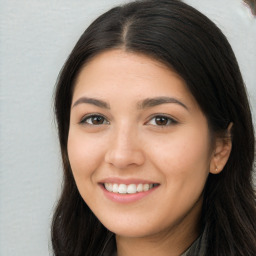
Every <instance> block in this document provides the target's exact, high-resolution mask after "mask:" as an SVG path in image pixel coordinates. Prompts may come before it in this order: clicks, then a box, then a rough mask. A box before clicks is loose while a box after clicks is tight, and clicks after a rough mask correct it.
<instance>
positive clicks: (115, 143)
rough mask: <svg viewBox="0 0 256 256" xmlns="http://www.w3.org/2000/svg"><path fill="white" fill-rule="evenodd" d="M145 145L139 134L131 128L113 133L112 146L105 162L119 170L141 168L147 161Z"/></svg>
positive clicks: (120, 129)
mask: <svg viewBox="0 0 256 256" xmlns="http://www.w3.org/2000/svg"><path fill="white" fill-rule="evenodd" d="M143 152H144V149H143V145H142V144H141V142H140V141H139V139H138V134H137V133H136V132H135V131H134V130H133V129H129V128H127V127H126V128H123V129H122V128H119V129H118V130H116V131H113V136H112V137H111V141H110V145H109V147H108V150H107V152H106V154H105V162H107V163H108V164H111V165H113V166H115V167H116V168H118V169H125V168H128V167H131V166H133V165H134V166H140V165H142V164H143V163H144V161H145V156H144V153H143Z"/></svg>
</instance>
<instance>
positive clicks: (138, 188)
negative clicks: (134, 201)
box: [104, 183, 154, 194]
mask: <svg viewBox="0 0 256 256" xmlns="http://www.w3.org/2000/svg"><path fill="white" fill-rule="evenodd" d="M104 186H105V188H106V190H107V191H109V192H114V193H119V194H135V193H139V192H143V191H144V192H146V191H148V190H150V189H152V188H153V187H154V184H137V185H136V184H129V185H125V184H117V183H104Z"/></svg>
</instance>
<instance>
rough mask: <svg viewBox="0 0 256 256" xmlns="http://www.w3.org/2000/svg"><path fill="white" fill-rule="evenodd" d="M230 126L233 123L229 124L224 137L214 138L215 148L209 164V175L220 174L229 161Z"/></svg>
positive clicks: (230, 147)
mask: <svg viewBox="0 0 256 256" xmlns="http://www.w3.org/2000/svg"><path fill="white" fill-rule="evenodd" d="M232 126H233V123H230V124H229V126H228V128H227V132H226V136H225V137H219V138H216V142H215V148H214V151H213V155H212V159H211V163H210V173H212V174H218V173H220V172H221V171H222V170H223V168H224V167H225V165H226V163H227V161H228V159H229V156H230V153H231V150H232V136H231V129H232Z"/></svg>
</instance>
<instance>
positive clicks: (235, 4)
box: [0, 0, 256, 256]
mask: <svg viewBox="0 0 256 256" xmlns="http://www.w3.org/2000/svg"><path fill="white" fill-rule="evenodd" d="M124 2H127V1H122V0H108V1H106V0H102V1H101V0H93V1H90V0H74V1H70V0H61V1H60V0H44V1H40V0H0V255H1V256H9V255H10V256H16V255H17V256H21V255H26V256H34V255H37V256H45V255H52V253H51V251H50V250H49V248H50V221H51V216H52V212H53V207H54V205H55V202H56V199H57V197H58V195H59V193H60V185H61V176H62V170H61V161H60V153H59V147H58V141H57V133H56V126H55V124H54V117H53V111H52V102H53V100H52V95H53V90H54V85H55V81H56V78H57V76H58V73H59V70H60V69H61V67H62V65H63V63H64V61H65V59H66V58H67V56H68V54H69V53H70V51H71V49H72V47H73V46H74V44H75V42H76V41H77V40H78V38H79V36H80V35H81V34H82V32H83V31H84V30H85V28H86V27H87V26H88V25H89V24H90V23H91V22H92V21H93V20H94V19H95V18H96V17H97V16H98V15H99V14H101V13H103V12H104V11H106V10H107V9H109V8H110V7H112V6H114V5H115V4H117V3H124ZM186 2H187V3H190V4H191V5H192V6H195V7H196V8H197V9H199V10H200V11H202V12H203V13H204V14H206V15H207V16H208V17H210V18H211V19H212V20H213V21H214V22H215V23H216V24H217V25H218V26H219V27H220V28H221V29H222V31H223V32H224V34H225V35H226V36H227V37H228V39H229V41H230V43H231V45H232V47H233V50H234V52H235V54H236V56H237V59H238V62H239V64H240V68H241V71H242V74H243V77H244V80H245V82H246V85H247V88H248V92H249V96H250V102H251V105H252V108H253V110H254V113H255V111H256V85H255V81H256V18H253V16H252V15H251V13H250V11H249V9H248V8H247V7H246V6H245V5H244V4H243V3H242V1H241V0H214V1H213V0H186ZM254 120H255V119H254Z"/></svg>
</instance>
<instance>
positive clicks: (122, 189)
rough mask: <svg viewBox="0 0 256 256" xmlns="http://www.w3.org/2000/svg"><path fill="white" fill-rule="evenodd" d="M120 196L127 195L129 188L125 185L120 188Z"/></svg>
mask: <svg viewBox="0 0 256 256" xmlns="http://www.w3.org/2000/svg"><path fill="white" fill-rule="evenodd" d="M118 193H119V194H126V193H127V186H126V185H125V184H120V185H119V187H118Z"/></svg>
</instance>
